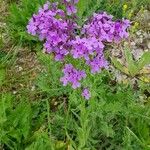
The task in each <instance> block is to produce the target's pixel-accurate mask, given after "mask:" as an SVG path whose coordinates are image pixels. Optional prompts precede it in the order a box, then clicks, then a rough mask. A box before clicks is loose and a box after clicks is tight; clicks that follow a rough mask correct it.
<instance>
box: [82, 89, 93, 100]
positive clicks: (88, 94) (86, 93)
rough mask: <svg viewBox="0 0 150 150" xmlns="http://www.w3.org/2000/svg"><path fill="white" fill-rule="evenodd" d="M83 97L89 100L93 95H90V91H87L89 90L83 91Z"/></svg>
mask: <svg viewBox="0 0 150 150" xmlns="http://www.w3.org/2000/svg"><path fill="white" fill-rule="evenodd" d="M82 96H83V97H84V98H85V99H87V100H89V99H90V97H91V93H90V91H89V89H87V88H85V89H83V91H82Z"/></svg>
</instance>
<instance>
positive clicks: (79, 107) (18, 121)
mask: <svg viewBox="0 0 150 150" xmlns="http://www.w3.org/2000/svg"><path fill="white" fill-rule="evenodd" d="M14 2H15V1H14ZM14 2H12V1H9V3H6V4H7V5H8V7H9V6H10V5H11V9H10V12H11V14H10V12H9V13H7V10H8V9H6V10H5V11H4V12H3V13H4V14H9V15H8V16H7V17H8V18H10V17H11V18H12V20H11V21H10V19H9V24H8V26H7V27H6V29H5V30H4V27H2V28H1V29H2V30H1V31H2V33H3V35H5V36H3V37H2V41H3V42H2V43H3V44H2V45H1V51H0V91H1V92H0V110H1V111H0V149H4V150H5V149H6V150H37V149H38V150H105V149H107V150H117V149H118V150H120V149H121V150H149V149H150V135H149V132H150V124H149V120H150V111H149V108H150V103H149V100H150V99H149V98H148V94H147V95H145V94H144V91H145V89H146V90H147V92H148V91H149V89H148V88H149V86H148V85H147V84H146V83H144V82H142V81H139V82H142V83H141V86H140V88H139V89H136V90H135V89H134V88H133V85H132V84H130V83H128V84H120V83H117V82H116V80H115V77H114V75H113V73H111V72H109V71H106V70H104V71H102V73H101V74H98V75H96V76H94V77H91V78H90V80H88V81H86V82H87V84H88V85H91V86H92V87H93V88H92V91H91V92H92V99H91V100H90V101H85V100H83V99H82V98H81V96H80V95H79V93H80V91H78V90H77V91H73V90H71V89H70V88H69V87H63V86H62V85H61V84H60V82H59V78H60V76H61V74H62V73H61V71H60V69H58V68H61V66H62V64H61V63H54V62H53V61H52V58H51V57H50V56H49V55H45V54H43V53H42V52H41V47H40V46H39V44H38V43H37V41H36V39H32V38H31V37H30V38H29V37H28V35H27V34H26V30H25V27H26V23H27V20H28V18H29V17H30V16H31V14H32V13H33V12H34V11H35V10H36V9H35V8H33V6H34V5H35V4H36V6H37V7H38V6H39V3H38V2H37V1H34V2H33V3H32V5H31V6H30V7H27V6H28V5H29V4H31V1H28V0H22V1H20V2H18V3H17V5H15V4H13V5H12V3H14ZM39 2H40V3H43V1H39ZM137 2H138V1H137ZM26 4H27V5H26ZM106 4H107V3H105V4H104V5H102V6H101V7H103V8H105V9H106V10H108V11H110V12H113V11H114V13H116V11H115V8H116V7H117V6H118V1H117V2H115V1H114V3H113V5H111V8H110V6H108V7H107V6H106ZM0 5H2V3H0ZM119 5H120V4H119ZM5 6H6V5H5ZM25 6H26V7H25ZM1 7H2V6H1ZM8 7H7V8H8ZM106 7H107V8H106ZM18 9H19V12H17V10H18ZM86 9H87V8H86ZM86 9H85V11H86ZM91 9H92V6H91ZM19 13H20V14H21V15H19ZM80 13H81V14H82V13H83V14H82V15H83V16H84V14H86V13H85V12H80ZM89 13H90V12H89ZM119 15H120V14H119ZM20 17H22V18H24V19H20ZM117 17H119V16H117V15H116V18H117ZM5 18H6V16H4V17H3V19H2V21H1V22H2V23H5V22H7V20H6V19H5ZM8 33H9V36H10V40H9V42H8V43H6V42H5V38H6V37H7V36H8ZM35 43H36V44H37V45H36V46H35ZM35 47H36V48H35ZM31 48H32V49H31ZM20 67H21V68H20ZM141 96H142V97H144V101H142V100H141V99H140V97H141Z"/></svg>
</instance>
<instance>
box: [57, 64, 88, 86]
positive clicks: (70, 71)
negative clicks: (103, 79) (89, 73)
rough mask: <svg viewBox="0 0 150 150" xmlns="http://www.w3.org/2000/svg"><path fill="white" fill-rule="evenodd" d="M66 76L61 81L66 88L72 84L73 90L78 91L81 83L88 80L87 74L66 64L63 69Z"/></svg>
mask: <svg viewBox="0 0 150 150" xmlns="http://www.w3.org/2000/svg"><path fill="white" fill-rule="evenodd" d="M63 73H64V76H63V77H62V78H61V79H60V81H61V82H62V83H63V85H64V86H66V85H67V84H69V83H71V85H72V88H73V89H76V88H78V87H80V86H81V84H80V81H81V80H82V79H83V78H86V73H85V71H83V70H77V69H75V68H74V67H73V65H72V64H66V65H65V67H64V69H63Z"/></svg>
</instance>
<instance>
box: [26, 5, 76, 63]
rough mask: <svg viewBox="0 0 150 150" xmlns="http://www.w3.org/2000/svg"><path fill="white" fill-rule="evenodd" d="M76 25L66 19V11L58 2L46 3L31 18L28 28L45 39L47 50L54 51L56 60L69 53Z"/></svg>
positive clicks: (31, 32)
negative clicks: (59, 7) (70, 41)
mask: <svg viewBox="0 0 150 150" xmlns="http://www.w3.org/2000/svg"><path fill="white" fill-rule="evenodd" d="M74 27H75V23H73V22H71V21H69V20H66V19H65V12H64V11H63V10H61V9H58V8H57V3H53V4H50V3H46V4H45V5H44V6H43V8H40V9H39V12H38V14H37V15H35V14H34V15H33V17H32V18H31V19H30V21H29V24H28V26H27V30H28V33H30V34H32V35H37V36H38V37H39V39H40V40H44V42H45V43H44V48H45V51H46V52H47V53H53V54H54V55H55V60H62V59H63V58H64V56H66V55H67V54H68V53H69V51H68V48H69V47H70V44H69V40H70V39H71V34H72V32H73V30H74Z"/></svg>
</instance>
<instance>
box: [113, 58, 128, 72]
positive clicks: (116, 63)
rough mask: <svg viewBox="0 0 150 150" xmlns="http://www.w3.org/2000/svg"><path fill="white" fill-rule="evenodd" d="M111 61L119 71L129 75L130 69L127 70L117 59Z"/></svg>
mask: <svg viewBox="0 0 150 150" xmlns="http://www.w3.org/2000/svg"><path fill="white" fill-rule="evenodd" d="M111 61H112V63H113V64H114V66H115V67H116V68H117V69H118V70H120V71H121V72H123V73H126V74H129V73H128V69H127V68H125V67H124V66H123V65H122V64H121V63H120V62H119V61H118V60H117V59H116V58H115V57H112V58H111Z"/></svg>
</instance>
